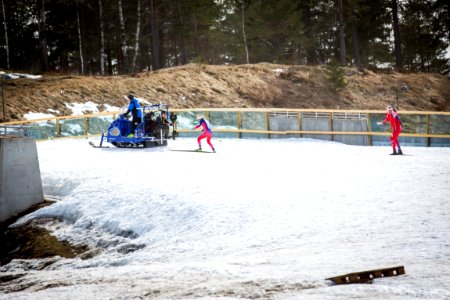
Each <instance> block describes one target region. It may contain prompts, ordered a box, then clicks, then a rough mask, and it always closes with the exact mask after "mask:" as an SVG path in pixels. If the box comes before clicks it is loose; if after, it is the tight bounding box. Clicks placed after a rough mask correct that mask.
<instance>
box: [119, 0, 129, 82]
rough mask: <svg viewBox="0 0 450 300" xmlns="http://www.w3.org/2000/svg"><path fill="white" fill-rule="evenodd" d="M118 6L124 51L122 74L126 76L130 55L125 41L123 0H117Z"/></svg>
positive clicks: (121, 41) (121, 44) (121, 47)
mask: <svg viewBox="0 0 450 300" xmlns="http://www.w3.org/2000/svg"><path fill="white" fill-rule="evenodd" d="M117 6H118V8H119V24H120V50H121V51H122V64H121V68H120V72H121V73H122V74H125V73H127V72H128V55H127V43H126V41H125V21H124V19H123V10H122V0H117Z"/></svg>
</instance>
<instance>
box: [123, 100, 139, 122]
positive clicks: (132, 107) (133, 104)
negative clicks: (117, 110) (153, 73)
mask: <svg viewBox="0 0 450 300" xmlns="http://www.w3.org/2000/svg"><path fill="white" fill-rule="evenodd" d="M130 111H131V113H132V115H133V118H136V117H137V118H142V109H141V106H140V105H139V101H137V99H136V98H134V97H133V99H131V100H130V104H129V105H128V110H127V112H126V113H125V115H127V114H128V113H129V112H130Z"/></svg>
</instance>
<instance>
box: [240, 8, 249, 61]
mask: <svg viewBox="0 0 450 300" xmlns="http://www.w3.org/2000/svg"><path fill="white" fill-rule="evenodd" d="M241 17H242V37H243V39H244V50H245V61H246V63H247V64H249V63H250V59H249V55H248V46H247V37H246V36H245V0H242V14H241Z"/></svg>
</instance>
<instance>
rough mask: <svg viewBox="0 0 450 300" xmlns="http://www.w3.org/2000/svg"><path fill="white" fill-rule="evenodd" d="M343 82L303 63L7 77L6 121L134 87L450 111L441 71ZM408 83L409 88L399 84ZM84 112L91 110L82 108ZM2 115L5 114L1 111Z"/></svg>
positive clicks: (210, 100) (174, 100) (213, 100)
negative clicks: (338, 85)
mask: <svg viewBox="0 0 450 300" xmlns="http://www.w3.org/2000/svg"><path fill="white" fill-rule="evenodd" d="M345 71H346V76H345V80H346V81H347V82H348V85H347V86H346V87H345V88H344V89H343V90H341V91H339V92H335V91H334V90H333V88H332V85H331V83H330V82H329V81H328V79H327V78H328V76H327V72H328V71H327V70H326V68H324V67H323V66H300V65H295V66H293V65H274V64H256V65H235V66H212V65H195V64H191V65H186V66H181V67H175V68H169V69H163V70H160V71H157V72H149V73H139V74H135V75H133V76H114V77H94V76H54V75H44V76H43V78H42V79H39V80H30V79H18V80H14V81H5V92H4V95H5V103H6V111H7V114H6V119H7V121H8V120H10V121H13V120H21V119H22V118H23V115H24V114H26V113H29V112H43V113H49V112H48V109H55V110H58V111H59V115H68V114H71V111H70V110H69V109H68V108H67V107H66V106H65V103H80V102H86V101H92V102H95V103H98V104H103V103H106V104H109V105H114V106H119V107H121V106H124V105H126V104H127V103H128V102H127V101H126V100H124V99H123V95H125V94H126V93H127V92H128V91H130V90H132V91H134V92H135V93H136V95H137V96H138V97H140V98H143V99H146V100H147V101H149V102H152V103H158V102H160V101H161V102H168V103H169V105H170V106H171V107H173V108H195V107H204V108H206V107H216V108H220V107H280V108H329V109H384V107H385V105H386V103H388V102H392V103H394V104H395V103H396V94H397V92H396V91H397V90H399V92H398V94H399V97H398V98H399V106H400V109H401V110H427V111H449V110H450V80H449V78H448V77H445V76H442V75H439V74H424V73H414V74H404V73H391V74H381V73H374V72H371V71H364V72H358V71H357V70H354V69H346V70H345ZM403 84H406V85H407V86H408V88H409V89H408V91H406V92H405V91H401V90H400V88H401V87H402V86H403ZM85 113H89V112H85ZM2 117H3V116H2Z"/></svg>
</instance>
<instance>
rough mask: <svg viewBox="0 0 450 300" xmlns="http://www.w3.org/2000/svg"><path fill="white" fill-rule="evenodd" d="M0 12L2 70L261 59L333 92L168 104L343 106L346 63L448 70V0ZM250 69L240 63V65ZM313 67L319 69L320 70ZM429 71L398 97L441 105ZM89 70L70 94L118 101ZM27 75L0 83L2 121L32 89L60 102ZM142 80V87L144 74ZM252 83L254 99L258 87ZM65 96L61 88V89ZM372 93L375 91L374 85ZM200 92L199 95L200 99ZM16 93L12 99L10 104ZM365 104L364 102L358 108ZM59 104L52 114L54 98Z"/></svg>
mask: <svg viewBox="0 0 450 300" xmlns="http://www.w3.org/2000/svg"><path fill="white" fill-rule="evenodd" d="M0 18H1V19H2V21H3V23H2V24H3V26H2V28H1V29H0V69H3V70H6V71H7V72H9V71H15V72H27V73H32V74H46V75H47V76H46V78H49V77H51V76H65V75H71V76H78V75H87V76H94V77H95V79H92V80H97V79H98V76H100V77H108V76H116V78H119V77H120V76H117V75H124V76H127V75H131V77H133V76H136V74H142V72H147V73H149V74H152V73H153V74H154V73H155V71H158V70H161V69H170V68H174V67H177V66H187V65H189V64H193V65H194V66H200V65H203V66H205V65H219V66H229V67H230V68H229V70H237V69H236V68H234V69H232V66H235V65H244V64H246V65H249V64H259V63H269V64H277V65H282V66H291V67H286V68H285V70H286V69H290V70H291V71H292V72H288V73H287V74H286V73H283V74H281V75H280V74H278V75H280V76H281V77H283V76H284V77H283V78H282V79H285V80H286V79H288V80H290V81H291V82H292V83H294V84H297V85H298V84H299V83H300V84H302V83H305V82H307V81H308V80H310V79H311V77H314V76H313V75H311V74H315V73H316V74H318V77H317V78H315V82H316V83H317V86H316V91H318V89H320V88H323V84H321V82H322V81H321V80H322V79H323V78H325V77H324V76H325V75H326V76H328V77H329V78H328V79H330V80H333V76H334V77H335V78H334V80H335V82H334V87H331V88H330V91H329V93H328V94H329V95H334V94H336V90H340V92H339V93H341V95H339V94H336V95H338V96H340V98H339V97H338V98H339V99H341V100H342V99H343V101H341V103H338V104H336V103H334V102H333V101H331V102H330V103H328V102H326V101H328V100H326V101H325V102H323V101H322V102H323V103H318V104H317V105H314V104H313V105H311V104H305V103H304V102H302V101H300V102H301V103H291V102H292V101H291V102H286V103H285V102H283V101H282V100H280V99H283V98H286V97H287V96H288V95H285V94H283V93H281V95H275V96H274V95H269V96H268V97H269V98H271V100H270V99H269V100H270V101H266V102H267V103H253V102H251V101H250V102H249V101H239V99H238V98H237V100H235V101H234V103H231V102H230V103H224V102H216V103H214V101H212V100H211V99H210V97H209V96H210V95H203V98H202V97H201V96H199V95H202V89H199V88H198V87H191V90H192V89H193V90H194V91H196V93H195V94H196V95H197V96H198V97H197V99H196V100H197V102H195V101H194V102H193V103H181V104H180V103H179V101H178V102H177V103H175V106H180V107H183V106H189V105H192V104H194V105H202V104H203V105H202V106H204V107H207V106H211V105H215V106H217V105H222V106H235V107H239V106H244V107H246V106H257V107H258V106H267V105H276V106H282V107H287V106H286V105H287V104H288V105H289V107H310V106H313V107H333V108H335V107H341V108H342V107H352V106H353V105H354V102H353V100H352V97H349V95H348V94H349V93H348V92H347V93H345V91H343V92H342V90H344V88H345V85H346V82H345V80H342V81H341V82H339V80H340V79H342V76H344V75H342V74H347V75H348V74H349V73H348V70H347V71H346V72H347V73H345V68H353V69H354V70H355V72H356V70H357V72H359V73H357V74H360V75H361V74H362V75H367V76H368V75H371V74H372V73H370V72H377V73H379V74H380V71H382V72H384V73H385V72H386V71H388V72H393V71H395V72H399V73H401V74H413V73H415V74H419V73H422V72H428V73H430V74H433V76H437V73H445V72H448V69H449V59H448V57H447V56H446V55H448V53H447V51H448V48H449V40H450V37H449V32H450V28H449V26H450V4H449V2H448V1H443V0H403V1H400V0H359V1H358V0H316V1H313V0H192V1H183V0H128V1H125V0H1V16H0ZM300 65H301V66H305V68H312V69H310V70H309V71H308V70H306V69H303V71H304V74H300V75H299V74H297V73H295V71H298V69H295V70H294V69H293V68H292V66H300ZM325 66H326V69H327V70H326V72H327V73H323V74H322V73H321V72H320V71H317V68H320V67H325ZM277 68H278V67H276V66H274V67H273V69H277ZM314 68H315V69H314ZM341 68H342V69H341ZM256 69H258V68H256V67H255V68H247V73H248V70H256ZM199 70H201V68H194V71H193V72H192V73H191V74H190V75H189V76H190V77H191V79H193V78H194V77H193V76H197V75H198V73H199ZM314 70H316V71H314ZM343 70H344V71H343ZM203 71H204V70H203ZM221 71H223V69H221ZM210 72H213V73H214V72H216V71H211V70H210ZM265 72H266V73H267V70H266V71H265ZM399 73H396V74H397V75H398V74H399ZM321 74H322V75H324V76H322V77H320V76H319V75H321ZM350 74H355V73H350ZM139 76H142V75H139ZM155 76H156V75H155ZM240 76H242V75H240ZM339 76H340V78H339ZM399 76H402V75H399ZM128 77H130V76H128ZM319 77H320V78H319ZM336 77H337V78H336ZM62 78H65V79H67V77H62ZM120 78H122V77H120ZM299 78H300V79H299ZM367 78H368V77H367ZM430 78H431V77H427V79H426V80H425V79H424V78H423V77H420V78H419V79H417V81H416V80H412V79H410V81H411V80H412V82H410V84H409V85H411V86H410V87H409V90H411V89H414V87H415V86H418V85H422V86H424V84H423V83H424V82H426V81H427V80H429V81H430V80H431V81H436V80H437V81H439V83H438V84H436V85H435V84H433V83H430V84H428V85H427V86H428V89H433V93H434V94H435V95H434V96H430V97H431V98H430V97H428V98H427V97H425V98H426V99H425V101H426V102H427V103H428V104H430V105H428V106H426V105H425V106H424V105H420V103H418V102H417V101H418V100H417V101H416V100H411V99H410V101H409V102H411V103H409V105H410V107H418V108H420V109H434V110H442V109H446V108H447V107H448V105H449V104H448V103H449V102H450V99H449V96H448V92H446V91H445V89H448V85H447V84H448V81H447V82H445V81H443V79H442V78H438V79H436V77H433V78H431V79H430ZM196 79H197V80H203V79H202V78H196ZM219 79H220V78H219ZM259 79H261V76H259ZM89 80H90V79H87V80H86V82H84V83H83V82H78V83H77V84H78V85H81V86H84V87H85V90H84V91H81V93H82V94H83V95H82V96H83V97H81V96H80V95H78V96H80V100H83V99H86V97H87V98H93V96H94V95H96V94H97V93H98V97H100V98H108V97H109V98H115V99H120V98H121V97H119V94H120V93H122V94H123V93H126V91H125V90H122V91H118V90H115V89H114V88H112V89H109V88H103V94H102V93H101V92H99V91H97V90H96V91H93V90H91V89H90V87H89V84H88V83H89ZM99 80H100V79H99ZM311 80H313V79H311ZM384 80H385V83H384V84H386V83H387V82H389V81H390V80H389V78H385V79H384ZM53 81H56V80H53ZM110 81H111V80H110ZM112 81H114V80H112ZM348 81H349V80H347V83H348ZM393 81H394V83H393V86H392V87H388V90H389V89H390V90H392V92H391V93H390V95H389V97H397V98H398V93H399V90H400V91H401V89H402V87H403V86H404V85H405V84H404V83H405V81H408V78H406V77H403V78H401V79H399V78H397V79H395V80H393ZM114 82H115V83H114V84H113V86H117V85H118V83H117V82H116V81H114ZM227 82H228V83H229V82H230V80H228V81H227ZM421 82H422V84H420V83H421ZM178 83H179V84H180V82H178ZM192 83H195V81H194V82H191V83H190V84H192ZM241 83H242V85H243V87H241V88H239V87H235V86H233V89H234V90H236V89H238V93H237V94H239V95H238V96H242V95H241V94H242V93H243V94H244V97H242V99H248V97H249V95H248V94H249V93H250V92H245V91H244V90H245V82H243V81H241ZM350 83H351V82H350ZM360 83H362V81H361V82H360ZM38 84H42V85H43V84H47V85H48V80H47V81H46V80H41V81H38V82H37V83H33V84H31V83H23V82H20V83H14V84H12V85H8V84H7V85H6V89H5V90H6V92H7V93H9V94H8V96H9V97H10V98H11V97H12V98H14V97H15V98H16V99H14V100H15V101H10V103H9V104H8V105H9V109H10V112H12V113H11V115H10V116H8V117H7V119H20V118H21V115H22V110H23V111H26V110H28V109H29V108H30V107H32V105H31V106H30V105H28V104H26V103H25V102H26V101H27V100H23V101H22V100H21V99H22V98H21V97H25V98H26V99H33V97H34V99H37V98H38V96H39V95H38V94H40V95H42V98H47V99H51V100H53V103H58V101H59V102H62V101H63V100H64V99H62V100H61V94H62V93H63V92H62V91H63V90H62V89H60V87H59V86H58V88H59V89H60V90H59V96H58V97H59V98H58V99H56V96H55V98H54V99H53V97H54V96H53V94H52V93H51V92H49V93H47V94H46V92H45V90H44V91H43V92H39V88H42V85H41V86H40V87H39V86H36V85H38ZM150 85H151V86H154V83H150ZM181 85H182V83H181ZM194 85H195V84H194ZM237 85H238V84H237ZM446 85H447V88H446V87H445V86H446ZM128 86H130V88H131V87H133V86H135V88H137V89H139V86H138V85H137V84H131V85H127V84H123V85H122V86H121V88H123V89H126V88H127V87H128ZM254 87H255V84H253V86H250V89H253V90H254ZM33 88H35V90H34V91H31V94H26V95H21V94H22V93H18V92H17V91H18V89H27V90H32V89H33ZM45 88H48V87H45ZM212 88H214V87H212ZM283 88H285V87H283ZM378 88H380V87H378ZM68 89H70V88H69V87H68ZM98 89H100V90H102V88H98ZM173 89H176V87H173V88H172V90H173ZM215 89H216V93H215V94H221V93H222V94H223V93H226V92H225V91H222V92H220V91H219V92H217V90H220V86H219V87H217V86H216V87H215ZM239 89H240V91H239ZM41 90H42V89H41ZM140 92H141V93H142V94H144V95H143V96H145V97H148V98H152V97H160V98H161V97H162V96H163V95H165V96H166V98H170V99H173V98H175V100H177V99H176V98H177V97H182V96H180V95H178V94H176V95H175V94H173V93H171V88H170V87H164V86H162V87H161V88H160V89H159V90H157V92H159V93H160V94H161V93H162V94H163V95H156V94H155V93H151V92H149V91H144V90H142V91H140ZM275 92H277V91H275ZM180 93H181V92H180ZM254 93H255V94H258V95H254V96H255V98H258V97H259V96H260V95H259V94H261V93H262V92H261V93H259V92H254ZM264 93H266V94H267V95H268V94H270V93H271V92H270V91H269V88H267V91H264ZM264 93H263V94H264ZM342 93H343V94H342ZM374 93H376V92H374ZM69 94H70V93H65V96H63V98H64V97H66V95H69ZM75 94H76V93H75ZM191 94H192V93H191ZM213 94H214V93H213ZM319 94H321V93H319ZM378 94H379V96H380V95H381V96H383V97H384V96H386V95H384V94H383V93H381V94H380V93H379V90H378ZM437 94H438V95H437ZM267 95H266V96H267ZM394 95H395V96H394ZM436 95H437V96H436ZM251 96H252V95H250V97H251ZM263 96H264V95H263ZM297 96H298V95H297ZM321 96H327V95H321ZM353 96H354V93H353ZM366 96H367V95H366ZM30 97H31V98H30ZM305 97H306V96H305ZM330 97H331V96H330ZM389 97H388V98H389ZM433 97H434V98H433ZM331 98H333V97H331ZM353 98H354V97H353ZM207 99H210V100H208V101H210V102H211V103H209V102H208V103H205V101H207ZM19 100H20V101H19ZM66 100H73V99H69V98H67V99H66ZM98 100H99V101H100V102H102V101H103V100H102V99H98ZM175 100H174V101H175ZM262 100H264V99H262ZM358 101H359V102H361V101H362V100H361V99H358ZM384 101H385V100H384ZM294 102H295V101H294ZM416 102H417V103H416ZM431 102H435V103H434V104H435V105H434V106H433V105H431V104H433V103H431ZM17 103H22V104H24V105H23V107H19V106H18V105H17ZM172 104H173V103H172ZM177 104H178V105H177ZM377 105H378V104H375V103H370V101H368V105H367V107H372V106H377ZM53 106H54V108H58V107H59V106H58V105H55V104H54V105H53ZM359 106H360V105H358V107H359ZM61 111H62V112H61V113H64V109H63V108H62V110H61Z"/></svg>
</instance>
